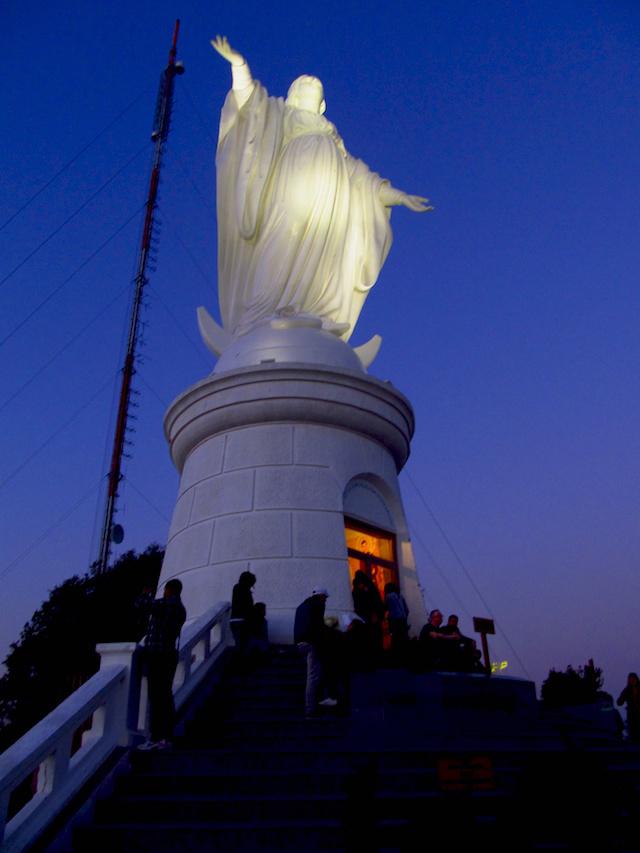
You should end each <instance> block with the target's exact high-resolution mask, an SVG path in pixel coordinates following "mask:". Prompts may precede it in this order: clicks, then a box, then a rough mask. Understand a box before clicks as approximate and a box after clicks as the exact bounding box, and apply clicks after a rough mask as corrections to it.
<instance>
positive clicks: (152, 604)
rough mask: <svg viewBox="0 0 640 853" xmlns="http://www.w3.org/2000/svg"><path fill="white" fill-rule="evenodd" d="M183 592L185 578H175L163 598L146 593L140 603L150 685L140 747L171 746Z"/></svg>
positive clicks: (165, 590)
mask: <svg viewBox="0 0 640 853" xmlns="http://www.w3.org/2000/svg"><path fill="white" fill-rule="evenodd" d="M181 592H182V582H181V581H179V580H178V579H177V578H173V579H172V580H170V581H167V583H166V584H165V586H164V592H163V596H162V598H156V599H155V600H151V599H150V598H149V597H145V600H144V601H142V602H141V604H140V607H141V608H142V609H144V610H145V611H146V614H147V618H148V627H147V633H146V635H145V637H144V638H143V640H142V648H143V655H142V661H143V671H144V672H145V674H146V676H147V683H148V689H149V740H148V741H147V742H146V743H144V744H142V746H141V747H140V749H167V748H168V747H170V746H171V742H170V739H171V737H172V735H173V727H174V724H175V705H174V703H173V677H174V675H175V673H176V667H177V665H178V642H179V640H180V631H181V630H182V626H183V625H184V623H185V621H186V618H187V611H186V610H185V608H184V605H183V603H182V599H181V598H180V593H181Z"/></svg>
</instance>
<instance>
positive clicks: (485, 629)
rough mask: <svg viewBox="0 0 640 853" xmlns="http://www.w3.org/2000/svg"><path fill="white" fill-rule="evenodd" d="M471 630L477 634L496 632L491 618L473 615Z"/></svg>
mask: <svg viewBox="0 0 640 853" xmlns="http://www.w3.org/2000/svg"><path fill="white" fill-rule="evenodd" d="M473 630H474V631H475V632H476V633H477V634H495V632H496V628H495V625H494V624H493V619H484V618H483V617H482V616H474V617H473Z"/></svg>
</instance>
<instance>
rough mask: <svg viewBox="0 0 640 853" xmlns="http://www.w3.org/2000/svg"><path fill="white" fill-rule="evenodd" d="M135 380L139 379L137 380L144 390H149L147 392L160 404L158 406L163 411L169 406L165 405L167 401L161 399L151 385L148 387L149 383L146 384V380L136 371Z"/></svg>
mask: <svg viewBox="0 0 640 853" xmlns="http://www.w3.org/2000/svg"><path fill="white" fill-rule="evenodd" d="M136 379H139V380H140V382H142V384H143V385H144V386H145V388H148V389H149V391H151V393H152V394H153V396H154V397H155V398H156V400H157V401H158V402H159V403H160V405H161V406H162V407H163V408H164V409H166V408H167V407H168V406H169V404H168V403H167V401H166V400H163V399H162V397H161V396H160V394H158V392H157V391H156V390H155V388H153V387H152V386H151V385H149V383H148V382H147V380H146V379H145V378H144V376H143V375H142V374H141V373H140V372H139V371H136Z"/></svg>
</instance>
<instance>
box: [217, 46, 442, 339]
mask: <svg viewBox="0 0 640 853" xmlns="http://www.w3.org/2000/svg"><path fill="white" fill-rule="evenodd" d="M211 43H212V45H213V47H214V48H215V50H216V51H217V52H218V53H219V54H220V55H221V56H223V57H224V58H225V59H227V60H228V61H229V62H230V63H231V67H232V78H233V87H232V90H231V91H230V92H229V94H228V96H227V99H226V101H225V104H224V107H223V109H222V115H221V119H220V133H219V140H218V149H217V156H216V167H217V209H218V277H219V282H218V288H219V299H220V311H221V315H222V322H223V325H224V330H225V332H226V334H227V335H230V336H231V337H233V338H236V337H238V336H240V335H244V334H246V333H247V332H249V331H250V330H251V329H253V328H254V327H255V326H256V325H258V324H260V323H263V322H264V321H266V320H268V319H269V318H274V317H283V316H285V317H286V316H289V317H295V316H298V315H301V316H305V317H308V316H311V317H313V318H318V319H319V320H321V321H322V327H323V328H324V329H327V330H329V331H332V332H334V334H336V335H339V336H340V337H342V338H343V339H344V340H345V341H346V340H347V339H348V338H349V336H350V335H351V333H352V332H353V329H354V326H355V323H356V320H357V319H358V316H359V314H360V311H361V309H362V306H363V303H364V300H365V298H366V296H367V293H368V292H369V290H370V289H371V287H372V286H373V285H374V284H375V282H376V279H377V278H378V275H379V273H380V269H381V268H382V265H383V263H384V261H385V259H386V257H387V254H388V252H389V248H390V246H391V239H392V235H391V227H390V224H389V216H390V208H391V207H392V206H393V205H404V206H405V207H408V208H409V209H410V210H414V211H424V210H430V209H431V208H429V207H428V206H427V204H426V201H427V200H426V199H423V198H421V197H419V196H413V195H408V194H407V193H404V192H401V191H400V190H396V189H394V187H392V186H391V184H390V183H389V181H387V180H384V179H383V178H381V177H380V176H379V175H377V174H376V173H375V172H371V171H370V170H369V168H368V167H367V166H366V165H365V163H363V162H362V161H361V160H357V159H356V158H354V157H352V156H351V155H350V154H349V153H348V152H347V151H346V149H345V147H344V144H343V142H342V139H341V138H340V136H339V135H338V132H337V131H336V128H335V127H334V125H333V124H331V122H330V121H328V120H327V119H326V118H325V117H324V115H323V114H324V111H325V101H324V94H323V88H322V83H321V82H320V81H319V80H318V79H317V78H315V77H309V76H303V77H298V79H297V80H295V81H294V82H293V83H292V85H291V87H290V89H289V92H288V95H287V98H286V100H284V99H283V98H274V97H272V96H270V95H269V94H268V92H267V91H266V89H264V87H263V86H262V85H261V84H260V83H259V82H258V81H257V80H254V79H253V78H252V76H251V72H250V70H249V67H248V65H247V63H246V62H245V60H244V58H243V57H242V56H241V55H240V54H239V53H237V51H235V50H233V48H232V47H231V46H230V45H229V42H228V41H227V39H226V38H221V37H220V36H218V37H216V39H215V40H213V41H212V42H211Z"/></svg>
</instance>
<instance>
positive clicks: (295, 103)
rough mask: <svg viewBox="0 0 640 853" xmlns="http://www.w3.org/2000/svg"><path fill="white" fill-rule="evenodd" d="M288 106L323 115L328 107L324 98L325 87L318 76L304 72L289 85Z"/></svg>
mask: <svg viewBox="0 0 640 853" xmlns="http://www.w3.org/2000/svg"><path fill="white" fill-rule="evenodd" d="M286 103H287V106H289V107H295V108H296V109H298V110H309V111H310V112H312V113H318V114H319V115H322V114H323V113H324V111H325V110H326V108H327V104H326V103H325V100H324V89H323V88H322V83H321V82H320V80H318V78H317V77H311V76H310V75H309V74H303V75H302V76H301V77H298V78H297V79H296V80H294V81H293V83H292V84H291V85H290V86H289V91H288V92H287V101H286Z"/></svg>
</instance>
